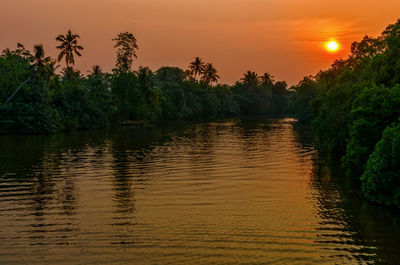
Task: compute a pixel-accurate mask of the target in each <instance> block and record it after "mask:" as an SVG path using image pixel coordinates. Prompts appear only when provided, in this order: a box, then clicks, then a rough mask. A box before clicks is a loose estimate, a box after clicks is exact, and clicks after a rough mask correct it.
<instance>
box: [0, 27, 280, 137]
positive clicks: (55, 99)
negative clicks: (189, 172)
mask: <svg viewBox="0 0 400 265" xmlns="http://www.w3.org/2000/svg"><path fill="white" fill-rule="evenodd" d="M79 39H80V36H79V35H77V34H73V33H72V32H71V31H68V32H67V33H66V34H65V35H59V36H57V38H56V40H57V41H58V42H59V46H57V49H59V51H60V54H59V56H58V57H57V60H54V59H53V58H50V57H46V56H45V50H44V48H43V46H42V45H36V46H35V47H34V50H33V52H31V51H29V50H27V49H26V48H25V47H24V46H23V45H22V44H18V46H17V48H16V49H15V50H10V49H5V50H4V51H3V52H2V53H1V55H0V104H1V105H0V133H54V132H60V131H64V130H76V129H94V128H103V127H105V126H109V125H118V124H124V123H131V122H136V121H157V120H176V119H216V118H225V117H232V116H238V115H276V114H281V113H282V112H283V111H284V110H285V106H286V103H287V90H286V87H287V86H286V83H285V82H275V81H274V80H273V78H272V76H271V75H270V74H264V75H263V76H261V77H259V76H258V75H257V74H256V73H254V72H250V71H249V72H248V73H246V74H245V75H244V77H243V78H242V79H241V80H240V81H238V82H236V84H235V85H233V86H228V85H223V84H218V83H217V81H218V79H219V76H218V73H217V70H216V68H215V67H214V65H213V64H211V63H205V62H203V61H202V60H201V59H200V58H198V57H196V58H195V60H194V61H193V62H192V63H190V65H189V69H188V70H183V69H180V68H177V67H162V68H160V69H158V70H157V71H152V70H151V69H150V68H148V67H139V68H138V69H137V70H132V64H133V60H134V59H135V58H136V57H137V50H138V48H139V47H138V45H137V41H136V38H135V37H134V35H133V34H131V33H128V32H124V33H120V34H118V35H117V36H116V37H115V38H114V39H113V41H114V42H115V46H114V48H115V49H116V65H115V68H114V69H113V71H112V73H104V72H103V71H102V69H101V67H100V66H98V65H95V66H93V68H92V70H91V71H89V73H88V74H87V75H86V76H85V75H83V74H81V73H80V72H79V70H77V69H76V68H74V64H75V61H76V58H75V57H76V56H78V57H80V56H82V54H81V52H82V51H83V50H84V48H83V47H82V46H80V45H79ZM60 62H61V63H65V67H64V68H62V69H60V71H57V68H58V66H59V65H57V63H60Z"/></svg>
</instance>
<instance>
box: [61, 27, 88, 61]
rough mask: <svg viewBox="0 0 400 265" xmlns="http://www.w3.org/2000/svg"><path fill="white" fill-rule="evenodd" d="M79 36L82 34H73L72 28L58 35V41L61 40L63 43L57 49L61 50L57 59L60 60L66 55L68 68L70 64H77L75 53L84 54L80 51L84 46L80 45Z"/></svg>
mask: <svg viewBox="0 0 400 265" xmlns="http://www.w3.org/2000/svg"><path fill="white" fill-rule="evenodd" d="M79 38H80V36H79V35H78V34H72V33H71V30H68V32H67V34H65V35H58V37H57V38H56V40H57V41H59V42H61V44H60V45H59V46H57V49H59V50H61V52H60V54H59V55H58V57H57V60H58V62H60V61H61V60H62V59H63V57H65V63H66V65H67V67H66V68H69V66H70V64H71V65H74V64H75V60H74V54H76V55H78V56H82V54H81V53H80V52H79V51H80V50H83V47H82V46H80V45H78V39H79Z"/></svg>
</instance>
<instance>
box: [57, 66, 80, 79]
mask: <svg viewBox="0 0 400 265" xmlns="http://www.w3.org/2000/svg"><path fill="white" fill-rule="evenodd" d="M61 74H62V76H63V79H64V81H68V80H76V79H79V78H81V72H80V71H79V70H77V69H74V68H73V67H72V66H68V67H64V68H63V69H62V71H61Z"/></svg>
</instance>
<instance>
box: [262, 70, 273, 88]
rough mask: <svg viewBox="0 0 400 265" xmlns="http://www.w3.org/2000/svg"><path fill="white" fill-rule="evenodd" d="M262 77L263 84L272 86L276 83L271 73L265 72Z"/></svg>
mask: <svg viewBox="0 0 400 265" xmlns="http://www.w3.org/2000/svg"><path fill="white" fill-rule="evenodd" d="M260 79H261V84H263V85H267V86H270V85H273V84H274V77H273V76H272V75H271V74H270V73H264V74H263V75H262V76H261V77H260Z"/></svg>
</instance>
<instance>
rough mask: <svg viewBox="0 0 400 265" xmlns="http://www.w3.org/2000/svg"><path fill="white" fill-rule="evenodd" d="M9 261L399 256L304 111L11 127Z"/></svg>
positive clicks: (398, 217) (0, 208)
mask: <svg viewBox="0 0 400 265" xmlns="http://www.w3.org/2000/svg"><path fill="white" fill-rule="evenodd" d="M0 148H1V149H0V264H399V263H398V262H400V213H398V212H396V211H393V210H390V209H385V208H382V207H379V206H376V205H373V204H370V203H367V202H364V201H362V200H361V199H360V198H359V197H357V196H356V195H354V194H353V193H351V192H348V191H347V190H349V188H346V186H345V185H341V184H340V183H339V182H338V181H336V179H337V178H335V176H334V174H333V173H332V172H333V171H332V170H330V169H329V167H328V166H327V165H326V163H324V161H323V159H321V158H319V155H318V152H317V151H316V149H315V144H314V139H313V136H312V132H311V129H310V127H308V126H300V125H296V124H295V122H294V120H292V119H268V120H258V121H257V120H250V121H240V120H228V121H223V122H213V123H198V124H177V123H174V124H165V125H159V126H152V127H129V128H128V127H126V128H116V129H109V130H102V131H85V132H76V133H68V134H58V135H48V136H22V135H19V136H0Z"/></svg>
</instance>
